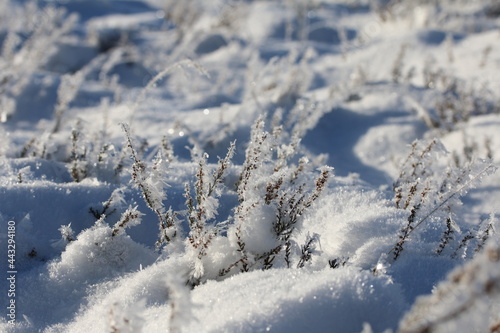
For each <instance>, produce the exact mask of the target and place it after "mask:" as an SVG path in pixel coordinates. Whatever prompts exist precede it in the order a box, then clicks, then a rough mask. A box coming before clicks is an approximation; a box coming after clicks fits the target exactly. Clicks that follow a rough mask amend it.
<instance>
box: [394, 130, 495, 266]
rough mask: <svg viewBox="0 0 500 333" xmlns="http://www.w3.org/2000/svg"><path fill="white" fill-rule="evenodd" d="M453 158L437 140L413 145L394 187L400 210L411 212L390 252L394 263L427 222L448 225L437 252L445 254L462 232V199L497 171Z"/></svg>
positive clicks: (489, 163)
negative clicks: (458, 214)
mask: <svg viewBox="0 0 500 333" xmlns="http://www.w3.org/2000/svg"><path fill="white" fill-rule="evenodd" d="M449 157H450V155H449V154H448V153H447V151H446V149H445V148H444V146H443V145H442V143H441V142H440V141H439V140H437V139H434V140H431V141H430V142H429V143H425V142H423V141H418V140H417V141H415V142H413V144H412V145H411V152H410V154H409V155H408V157H407V158H406V160H405V161H404V162H403V164H402V166H401V173H400V175H399V177H398V179H397V180H396V182H395V183H394V187H393V189H394V193H395V197H394V202H395V205H396V207H397V208H400V209H404V210H406V211H407V212H408V218H407V221H406V224H405V226H404V227H403V228H402V229H401V232H400V235H399V241H398V242H397V243H396V245H395V246H394V247H393V248H392V249H391V251H390V252H392V254H393V259H394V260H396V259H397V258H398V257H399V256H400V254H401V252H402V251H403V249H404V244H405V243H406V242H407V241H408V240H409V238H410V235H411V234H412V233H413V232H414V230H415V229H416V228H418V227H420V225H421V224H423V223H424V222H426V221H427V220H431V221H428V223H430V224H437V225H439V224H441V223H442V222H443V221H444V222H445V223H444V224H445V230H444V231H443V234H442V236H441V238H440V243H439V245H438V248H437V250H436V252H437V253H438V254H441V253H442V252H443V250H444V249H445V247H446V246H447V245H448V244H449V243H450V241H451V240H452V239H455V240H456V237H454V236H453V234H455V233H457V234H460V233H461V232H462V231H461V228H460V225H459V224H458V222H459V221H458V219H457V218H456V216H455V210H456V209H457V207H459V206H461V204H462V203H461V200H460V196H463V195H465V194H466V193H467V190H468V189H470V188H471V187H474V186H475V185H476V183H477V182H479V181H480V180H481V179H482V178H483V177H484V176H486V175H488V174H491V173H493V172H495V171H496V167H495V166H494V165H493V164H492V163H491V162H488V161H476V160H473V161H471V162H469V163H466V164H465V165H464V166H462V167H457V166H456V165H455V164H454V163H453V162H452V161H450V158H449ZM463 227H464V229H466V228H467V226H466V225H463ZM419 229H428V228H425V227H420V228H419ZM438 229H441V227H438ZM456 245H457V246H458V243H457V244H456Z"/></svg>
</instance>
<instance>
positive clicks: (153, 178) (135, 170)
mask: <svg viewBox="0 0 500 333" xmlns="http://www.w3.org/2000/svg"><path fill="white" fill-rule="evenodd" d="M122 128H123V131H124V132H125V136H126V141H127V147H128V148H129V150H130V153H131V157H132V160H133V163H132V180H133V181H134V183H135V185H136V186H137V187H138V188H139V190H140V191H141V193H142V197H143V198H144V201H145V202H146V204H147V206H148V207H149V208H150V209H151V210H152V211H153V212H154V213H155V214H156V215H157V216H158V220H159V226H160V239H159V241H158V243H157V246H160V245H161V244H163V243H166V242H170V241H171V240H173V239H174V238H175V236H176V235H177V230H176V228H175V223H174V222H175V214H174V213H172V211H171V210H170V209H169V210H166V208H165V206H164V204H163V201H164V200H165V199H166V198H167V195H166V193H165V190H164V188H165V186H166V183H165V181H164V176H165V175H164V172H165V170H164V168H165V167H166V165H165V164H166V162H165V160H164V159H163V157H162V155H161V153H158V155H157V156H156V158H155V160H154V161H153V167H152V168H151V170H147V166H146V164H145V163H144V162H143V161H141V160H140V159H139V156H138V154H137V152H136V150H135V149H134V147H133V144H132V137H131V134H130V128H129V126H128V125H126V124H122Z"/></svg>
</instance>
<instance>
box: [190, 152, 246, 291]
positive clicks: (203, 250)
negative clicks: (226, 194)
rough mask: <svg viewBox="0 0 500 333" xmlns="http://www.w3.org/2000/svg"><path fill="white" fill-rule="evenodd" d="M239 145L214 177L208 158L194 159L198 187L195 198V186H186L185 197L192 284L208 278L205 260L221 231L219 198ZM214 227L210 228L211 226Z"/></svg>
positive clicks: (223, 161)
mask: <svg viewBox="0 0 500 333" xmlns="http://www.w3.org/2000/svg"><path fill="white" fill-rule="evenodd" d="M235 147H236V143H235V142H232V143H231V145H230V146H229V148H228V152H227V154H226V156H225V157H224V158H223V159H219V162H218V165H217V167H216V168H215V170H214V171H213V172H212V173H209V172H208V170H207V165H206V160H207V155H206V154H201V156H198V157H196V155H195V156H193V159H195V160H198V171H197V173H196V181H195V183H194V186H193V187H194V192H195V193H194V196H193V195H192V194H191V187H192V186H191V185H190V184H189V183H186V188H185V193H184V196H185V198H186V207H187V216H186V217H187V220H188V223H189V229H190V231H189V235H188V242H189V244H190V245H191V246H190V247H188V253H189V255H190V256H191V262H192V263H193V266H192V270H191V272H190V273H189V282H190V283H191V284H192V285H197V284H199V283H200V282H201V280H202V279H203V278H204V273H205V270H204V263H203V257H205V256H206V255H207V250H208V247H209V246H210V243H211V241H212V239H213V238H214V237H215V236H216V234H217V228H216V226H215V225H214V223H210V222H213V220H214V219H215V217H216V216H217V209H218V207H219V197H220V195H221V193H222V191H221V187H222V186H223V184H222V181H223V179H224V177H225V175H226V173H227V170H228V168H229V167H230V165H231V159H232V157H233V155H234V151H235ZM209 223H210V224H209Z"/></svg>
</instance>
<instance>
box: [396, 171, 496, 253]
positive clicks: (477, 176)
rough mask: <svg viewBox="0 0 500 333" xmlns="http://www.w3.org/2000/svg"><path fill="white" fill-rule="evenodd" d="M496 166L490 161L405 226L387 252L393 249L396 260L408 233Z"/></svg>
mask: <svg viewBox="0 0 500 333" xmlns="http://www.w3.org/2000/svg"><path fill="white" fill-rule="evenodd" d="M495 169H496V167H495V166H494V165H493V164H492V163H490V164H488V165H487V166H486V167H485V168H483V169H482V170H481V171H480V172H478V173H477V174H476V175H475V176H474V177H472V178H471V179H469V180H468V181H467V182H466V183H464V184H463V185H462V186H460V187H459V188H458V189H457V190H455V191H453V193H451V194H450V195H449V196H448V197H447V198H446V199H444V200H443V201H441V202H440V203H439V204H438V205H436V206H435V207H434V208H433V209H432V210H431V211H430V212H429V213H427V214H426V215H425V216H424V217H422V218H421V219H420V220H419V221H418V222H417V223H416V224H415V225H413V226H411V227H409V228H405V229H404V235H403V236H402V238H401V241H399V242H398V243H397V244H396V245H395V246H394V247H393V248H392V249H391V250H390V251H389V252H388V254H390V253H391V252H393V251H394V260H396V259H397V258H398V256H399V253H400V252H401V251H402V250H403V248H402V246H403V244H404V243H405V241H406V240H407V239H408V237H409V236H410V234H411V233H412V232H413V231H414V230H415V229H416V228H418V226H419V225H421V224H422V223H423V222H424V221H425V220H427V219H428V218H429V217H430V216H431V215H432V214H434V213H435V212H436V211H438V210H439V209H440V208H441V207H443V206H444V205H445V204H446V203H447V202H448V201H449V200H451V199H452V198H453V197H455V196H456V195H457V194H459V193H460V192H462V191H463V190H464V189H465V188H467V187H469V186H470V185H471V184H472V183H473V182H474V181H476V180H477V179H479V178H480V177H481V176H483V175H484V174H485V173H488V172H489V171H491V170H495Z"/></svg>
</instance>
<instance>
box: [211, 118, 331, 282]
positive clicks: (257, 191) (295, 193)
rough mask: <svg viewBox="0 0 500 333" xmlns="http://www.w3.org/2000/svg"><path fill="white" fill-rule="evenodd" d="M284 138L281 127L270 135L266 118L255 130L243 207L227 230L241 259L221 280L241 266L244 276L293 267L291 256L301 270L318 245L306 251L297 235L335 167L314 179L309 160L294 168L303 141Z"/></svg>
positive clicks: (240, 190)
mask: <svg viewBox="0 0 500 333" xmlns="http://www.w3.org/2000/svg"><path fill="white" fill-rule="evenodd" d="M281 133H282V132H281V129H280V128H279V127H274V128H273V129H272V133H270V132H267V131H266V130H265V123H264V120H263V118H262V117H260V118H259V119H257V121H256V122H255V124H254V126H253V128H252V133H251V139H250V140H251V141H250V144H249V146H248V148H247V150H246V159H245V162H244V164H243V167H242V171H241V174H240V180H239V183H238V187H237V194H238V198H239V205H238V206H237V207H236V208H235V210H234V217H233V219H234V224H233V225H232V226H231V227H230V228H229V229H228V237H229V240H230V242H231V243H232V246H233V247H234V249H235V252H236V253H237V255H238V257H239V259H238V260H237V261H236V262H234V263H233V264H231V265H229V266H228V267H226V268H224V269H222V270H221V271H220V275H221V276H224V275H226V274H228V273H229V272H231V271H232V270H233V269H235V268H236V267H238V268H239V269H240V271H249V270H252V269H261V268H262V269H269V268H271V267H273V266H274V265H278V266H284V267H291V265H292V261H293V260H295V259H292V257H297V258H299V259H298V263H297V266H298V267H302V266H303V264H304V262H305V261H308V260H309V259H310V257H309V254H310V252H311V253H312V248H313V243H314V242H313V241H311V240H309V239H308V240H306V244H304V246H303V247H302V248H301V247H300V246H298V245H297V244H296V243H295V242H294V241H292V234H293V232H294V230H295V229H296V228H297V227H300V222H301V219H302V216H303V214H304V213H305V211H306V210H307V209H309V208H310V207H311V206H312V204H313V202H314V201H315V200H316V199H317V198H318V197H319V196H320V194H321V192H322V191H323V189H324V188H325V185H326V182H327V180H328V178H329V175H330V172H331V168H329V167H322V168H320V175H319V176H317V178H316V179H315V180H313V179H312V174H313V172H312V171H311V170H310V165H307V160H306V159H304V158H301V159H299V163H298V165H295V164H293V163H292V160H293V159H295V158H296V155H297V153H298V143H299V141H295V140H293V141H292V142H291V143H290V144H288V145H287V144H286V143H284V142H283V141H282V140H283V136H282V134H281ZM278 257H279V260H275V259H276V258H278Z"/></svg>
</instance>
